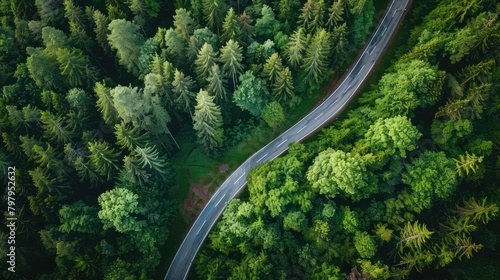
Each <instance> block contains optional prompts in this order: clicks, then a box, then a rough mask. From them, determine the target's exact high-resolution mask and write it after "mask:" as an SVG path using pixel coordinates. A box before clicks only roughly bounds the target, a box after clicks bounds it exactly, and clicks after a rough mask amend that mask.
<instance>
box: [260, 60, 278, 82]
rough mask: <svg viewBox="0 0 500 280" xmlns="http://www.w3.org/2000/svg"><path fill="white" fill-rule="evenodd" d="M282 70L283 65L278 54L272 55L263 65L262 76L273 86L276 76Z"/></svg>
mask: <svg viewBox="0 0 500 280" xmlns="http://www.w3.org/2000/svg"><path fill="white" fill-rule="evenodd" d="M282 70H283V63H282V62H281V58H280V56H279V54H278V53H273V55H271V56H270V57H269V58H268V59H267V60H266V63H265V64H264V70H263V71H262V76H263V77H264V78H267V80H268V81H270V83H271V84H273V83H274V82H275V80H276V78H277V76H278V73H279V72H281V71H282Z"/></svg>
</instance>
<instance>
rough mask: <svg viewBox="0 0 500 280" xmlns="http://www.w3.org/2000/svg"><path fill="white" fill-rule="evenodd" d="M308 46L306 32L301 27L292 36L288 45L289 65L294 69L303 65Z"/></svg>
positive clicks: (286, 50)
mask: <svg viewBox="0 0 500 280" xmlns="http://www.w3.org/2000/svg"><path fill="white" fill-rule="evenodd" d="M306 47H307V45H306V33H305V31H304V29H303V28H299V29H297V30H296V31H295V32H294V33H293V34H292V36H290V39H289V42H288V43H287V45H286V49H285V54H286V57H287V61H288V65H290V66H291V67H292V68H294V69H297V68H298V67H299V66H301V65H302V58H303V57H304V53H305V50H306Z"/></svg>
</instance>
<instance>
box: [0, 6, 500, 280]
mask: <svg viewBox="0 0 500 280" xmlns="http://www.w3.org/2000/svg"><path fill="white" fill-rule="evenodd" d="M387 3H388V1H373V0H361V1H356V0H328V1H324V0H307V1H305V0H252V1H250V0H237V1H234V0H229V1H224V0H174V1H158V0H128V1H117V0H105V1H97V0H91V1H83V0H34V1H30V0H0V21H1V25H0V67H1V71H0V85H1V86H2V92H1V97H0V132H1V134H2V139H1V141H0V175H1V176H0V180H1V181H2V185H5V186H7V185H9V186H11V185H13V183H14V182H15V184H14V185H13V186H14V188H7V187H6V188H4V190H3V193H2V205H3V206H2V209H3V211H4V216H5V217H8V216H15V217H16V218H17V220H16V228H15V234H16V238H15V255H16V260H15V262H16V264H15V273H13V272H11V271H9V270H7V269H4V270H2V271H1V272H0V275H1V277H0V278H2V279H42V280H43V279H152V278H153V277H155V273H156V275H161V274H164V273H165V271H161V269H162V268H161V266H160V260H161V259H162V256H165V255H167V254H169V253H171V252H170V251H175V250H176V248H170V247H167V248H166V247H165V244H166V242H167V239H168V237H169V234H170V232H171V231H173V230H174V229H175V228H176V227H177V226H178V225H177V224H175V222H174V221H176V220H175V219H176V217H178V216H179V215H180V209H181V206H180V205H179V204H180V203H179V201H178V200H176V198H175V197H176V193H177V192H178V188H179V185H180V183H179V181H180V179H179V178H180V177H182V176H183V175H182V174H183V171H182V169H181V168H180V166H179V165H178V164H176V162H175V161H173V159H174V158H175V157H176V155H178V154H182V153H184V152H186V149H188V148H187V147H189V145H188V144H189V143H191V142H192V143H194V144H193V145H194V146H195V147H196V149H199V150H200V151H202V154H203V157H206V158H212V159H220V158H223V157H224V156H225V155H227V154H229V151H231V149H232V148H233V147H234V146H236V145H237V144H239V143H241V142H245V141H252V139H249V137H250V135H251V132H252V131H261V130H266V129H267V130H268V131H272V132H273V133H275V132H276V133H277V132H279V131H280V130H283V129H284V128H285V127H286V126H287V125H291V124H292V123H290V122H289V121H288V120H289V118H290V116H291V115H292V114H294V113H295V112H297V111H301V110H302V111H304V113H306V112H307V110H308V107H307V106H308V105H307V104H306V103H307V102H306V100H308V99H311V98H312V96H315V95H318V93H319V94H321V92H322V89H323V87H324V85H325V84H326V83H327V82H328V80H329V79H330V77H331V76H332V75H333V76H335V75H337V76H340V75H341V74H342V73H341V71H340V69H341V68H342V67H344V66H345V65H346V64H349V62H351V61H352V60H353V59H354V57H355V56H356V54H357V53H358V51H359V50H360V49H361V48H362V47H363V46H364V44H365V42H366V40H367V38H368V37H369V36H370V33H371V31H372V30H373V27H374V26H375V25H376V23H377V20H378V18H379V17H380V15H381V14H383V12H384V10H385V9H386V7H387V5H386V4H387ZM499 13H500V5H499V4H497V3H496V1H494V0H474V1H466V0H460V1H454V0H439V1H424V2H421V1H414V3H413V7H412V10H411V11H410V13H409V15H408V16H409V18H408V19H407V20H406V21H405V24H404V25H403V26H402V27H401V31H400V32H402V33H404V34H406V35H404V36H406V37H405V38H406V39H405V40H404V41H402V42H399V41H398V43H399V46H398V48H397V51H396V52H395V53H391V54H390V55H391V62H390V66H389V67H387V69H383V72H382V70H381V72H380V74H379V75H380V79H378V80H377V81H374V83H372V84H369V85H367V86H366V87H365V90H364V91H363V92H361V93H360V94H359V95H358V98H357V99H356V100H355V102H353V103H351V104H350V106H349V107H348V109H347V110H346V111H344V112H343V114H342V115H341V117H340V118H339V119H338V120H336V121H335V122H334V123H332V124H331V125H330V126H328V127H326V128H324V129H322V130H321V131H320V132H319V133H318V135H317V136H315V137H313V138H311V139H310V140H309V141H307V142H306V143H294V144H292V145H291V146H290V149H289V151H288V152H287V153H286V154H285V155H283V156H281V157H279V158H277V159H276V160H274V161H272V162H269V163H265V164H262V165H259V166H257V167H256V168H255V169H254V170H253V171H252V172H251V174H249V176H248V186H247V191H246V192H245V193H244V194H243V195H242V196H241V198H239V199H235V200H232V201H231V202H230V203H229V204H228V205H227V209H226V211H225V213H224V214H223V217H222V218H221V220H220V221H219V222H218V223H217V224H216V226H215V227H214V229H213V231H212V232H211V233H210V235H209V238H208V239H207V240H206V242H205V245H204V247H203V249H202V250H201V251H200V253H199V254H198V256H197V259H196V261H195V263H194V264H193V267H192V273H191V274H192V275H191V276H192V277H193V278H196V279H246V278H249V279H250V278H251V279H288V278H293V277H296V278H299V279H345V278H346V276H349V277H351V279H368V278H369V279H389V278H402V279H406V278H418V277H421V276H422V275H426V276H429V275H433V276H434V278H435V279H445V278H446V277H448V278H451V277H459V278H461V279H495V276H497V275H500V271H499V269H498V267H496V266H495V264H496V261H498V260H500V257H499V255H498V252H499V251H498V249H499V246H500V245H499V244H498V242H497V238H498V237H499V234H500V228H499V225H498V218H497V215H498V205H499V203H500V193H499V190H498V187H497V185H498V182H499V179H500V156H499V149H498V147H499V144H500V123H499V121H498V117H499V113H498V109H499V108H500V96H499V95H498V89H499V80H500V68H499V67H498V65H499V62H500V36H499V34H500V21H499V19H498V16H499ZM287 121H288V122H287ZM185 131H188V140H185V138H182V137H181V135H183V133H185ZM179 139H182V141H181V140H179ZM245 139H246V140H245ZM188 142H189V143H188ZM235 161H236V162H238V160H235ZM11 170H15V172H11ZM8 183H9V184H8ZM11 198H14V199H15V203H9V202H10V199H11ZM7 205H9V206H11V205H12V206H13V207H12V208H9V209H13V211H12V213H9V212H7V208H6V207H7ZM12 214H14V215H12ZM495 219H496V220H495ZM493 220H495V221H496V223H495V222H492V221H493ZM7 224H8V220H7V219H5V226H4V227H2V228H1V229H0V240H1V244H0V261H1V262H3V263H6V262H7V261H8V258H7V257H8V256H7V254H9V253H10V252H11V251H12V247H11V246H12V245H11V244H10V243H8V242H7V239H8V236H9V234H11V231H10V229H9V227H7ZM9 244H10V245H9ZM165 250H169V252H167V251H165ZM2 267H3V266H2ZM478 268H480V269H478ZM159 270H160V271H159ZM353 277H354V278H353Z"/></svg>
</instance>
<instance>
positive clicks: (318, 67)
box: [302, 29, 331, 85]
mask: <svg viewBox="0 0 500 280" xmlns="http://www.w3.org/2000/svg"><path fill="white" fill-rule="evenodd" d="M330 50H331V47H330V35H329V33H328V32H326V31H325V30H324V29H320V30H318V32H316V34H315V35H314V37H313V39H312V41H311V44H310V45H309V46H308V47H307V49H306V54H305V57H304V63H303V65H302V70H304V74H305V75H304V82H306V83H308V84H309V85H313V84H317V83H319V82H320V81H321V80H322V79H324V78H325V77H324V75H325V74H326V71H327V69H328V62H329V57H330Z"/></svg>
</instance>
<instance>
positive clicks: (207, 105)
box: [193, 90, 224, 154]
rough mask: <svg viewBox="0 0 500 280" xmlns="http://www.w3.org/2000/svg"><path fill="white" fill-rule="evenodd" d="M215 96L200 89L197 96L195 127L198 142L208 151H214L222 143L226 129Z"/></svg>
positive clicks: (194, 117)
mask: <svg viewBox="0 0 500 280" xmlns="http://www.w3.org/2000/svg"><path fill="white" fill-rule="evenodd" d="M214 98H215V97H213V96H210V95H208V92H206V91H203V90H200V92H199V93H198V95H197V96H196V103H197V105H196V106H195V112H194V116H193V122H194V124H193V128H194V129H195V130H196V136H197V139H198V143H200V144H201V145H202V146H203V148H204V149H205V152H206V153H209V154H210V153H214V152H216V151H217V148H219V147H220V146H221V145H222V141H223V135H224V130H223V128H222V116H221V112H220V107H219V106H217V105H215V103H214V102H213V101H214Z"/></svg>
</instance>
